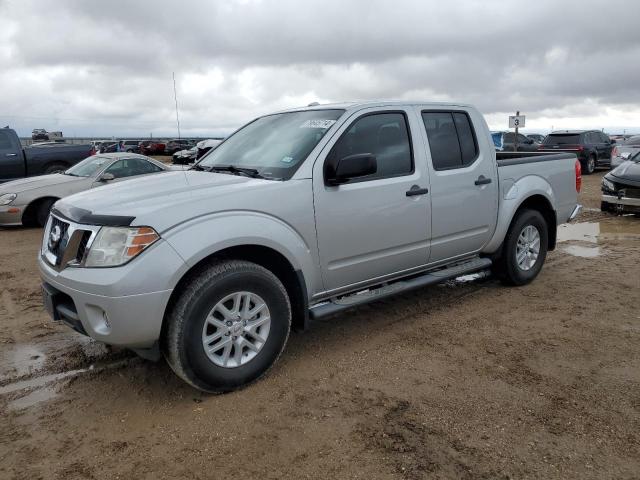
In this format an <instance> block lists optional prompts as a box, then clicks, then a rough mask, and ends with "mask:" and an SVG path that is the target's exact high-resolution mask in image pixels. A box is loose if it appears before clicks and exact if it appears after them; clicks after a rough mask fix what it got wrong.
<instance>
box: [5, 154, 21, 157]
mask: <svg viewBox="0 0 640 480" xmlns="http://www.w3.org/2000/svg"><path fill="white" fill-rule="evenodd" d="M16 155H18V154H17V153H7V154H6V155H5V157H15V156H16Z"/></svg>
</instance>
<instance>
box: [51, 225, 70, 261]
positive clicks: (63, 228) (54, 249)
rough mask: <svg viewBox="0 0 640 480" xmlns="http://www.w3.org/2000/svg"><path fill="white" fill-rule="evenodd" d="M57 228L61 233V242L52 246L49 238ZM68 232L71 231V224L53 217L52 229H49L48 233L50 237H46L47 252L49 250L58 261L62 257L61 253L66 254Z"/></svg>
mask: <svg viewBox="0 0 640 480" xmlns="http://www.w3.org/2000/svg"><path fill="white" fill-rule="evenodd" d="M55 228H58V229H59V231H60V240H59V241H58V242H56V243H55V244H53V245H52V243H51V242H50V241H49V236H50V235H51V232H52V231H53V230H54V229H55ZM68 231H69V224H68V223H67V222H64V221H62V220H60V219H59V218H56V217H51V227H50V228H49V231H48V232H47V233H48V235H47V237H46V238H47V250H49V251H50V252H51V253H52V254H53V255H54V256H55V257H56V259H57V258H59V257H60V254H61V253H63V252H64V247H65V246H66V242H67V240H68V239H67V232H68Z"/></svg>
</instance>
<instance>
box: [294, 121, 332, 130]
mask: <svg viewBox="0 0 640 480" xmlns="http://www.w3.org/2000/svg"><path fill="white" fill-rule="evenodd" d="M334 123H336V121H335V120H307V121H306V122H304V123H303V124H302V125H300V128H329V127H330V126H331V125H333V124H334Z"/></svg>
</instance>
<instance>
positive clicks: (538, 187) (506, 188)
mask: <svg viewBox="0 0 640 480" xmlns="http://www.w3.org/2000/svg"><path fill="white" fill-rule="evenodd" d="M500 187H501V192H500V203H499V215H498V224H497V226H496V231H495V233H494V234H493V237H492V238H491V240H490V241H489V243H488V244H487V245H486V246H485V248H484V249H483V250H482V252H483V253H487V254H491V253H495V252H497V251H498V250H499V249H500V247H501V246H502V242H503V241H504V238H505V237H506V235H507V231H508V230H509V226H510V225H511V222H512V221H513V218H514V216H515V215H516V212H517V211H518V209H519V208H520V207H521V206H522V204H523V203H524V202H525V201H527V200H528V199H530V198H532V197H534V196H540V197H544V199H545V200H546V201H547V202H548V203H549V207H550V208H551V210H554V206H555V205H556V198H555V196H554V194H553V189H552V188H551V185H550V184H549V182H547V180H545V179H544V178H543V177H540V176H539V175H527V176H525V177H522V178H520V179H519V180H517V181H514V179H510V178H507V179H504V180H501V182H500ZM549 228H550V229H554V231H555V228H556V225H549ZM554 238H555V237H554Z"/></svg>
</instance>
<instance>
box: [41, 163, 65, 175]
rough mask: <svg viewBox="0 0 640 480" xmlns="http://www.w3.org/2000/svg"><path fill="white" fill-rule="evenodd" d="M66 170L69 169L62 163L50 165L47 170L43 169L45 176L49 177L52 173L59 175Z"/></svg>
mask: <svg viewBox="0 0 640 480" xmlns="http://www.w3.org/2000/svg"><path fill="white" fill-rule="evenodd" d="M67 168H69V167H68V166H67V165H65V164H64V163H52V164H51V165H49V166H48V167H47V168H45V169H44V174H45V175H50V174H52V173H61V172H64V171H65V170H66V169H67Z"/></svg>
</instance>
